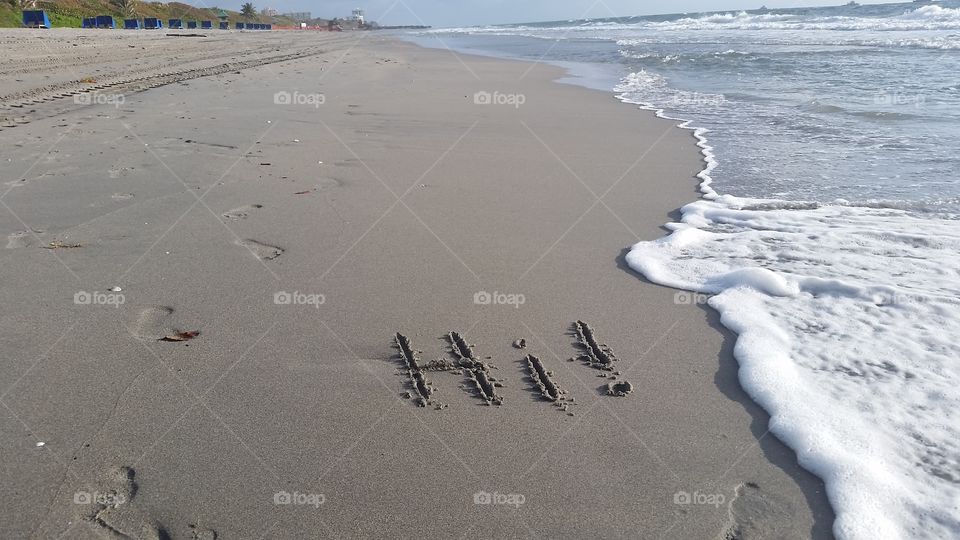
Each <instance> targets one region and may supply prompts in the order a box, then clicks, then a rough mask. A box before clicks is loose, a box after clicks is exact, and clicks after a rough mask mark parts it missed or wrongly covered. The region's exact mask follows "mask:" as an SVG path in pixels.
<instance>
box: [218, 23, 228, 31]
mask: <svg viewBox="0 0 960 540" xmlns="http://www.w3.org/2000/svg"><path fill="white" fill-rule="evenodd" d="M220 29H221V30H229V29H230V23H228V22H221V23H220Z"/></svg>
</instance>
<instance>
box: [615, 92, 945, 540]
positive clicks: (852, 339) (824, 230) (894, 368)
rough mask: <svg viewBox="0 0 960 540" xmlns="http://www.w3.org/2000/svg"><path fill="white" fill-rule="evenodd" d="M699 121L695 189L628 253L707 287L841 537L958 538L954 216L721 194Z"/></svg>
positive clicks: (680, 280)
mask: <svg viewBox="0 0 960 540" xmlns="http://www.w3.org/2000/svg"><path fill="white" fill-rule="evenodd" d="M639 78H640V79H642V78H643V77H639ZM637 82H638V77H637V75H634V76H633V77H632V79H629V80H627V81H625V85H626V86H627V87H628V88H630V89H635V87H636V84H637ZM652 82H653V81H649V80H645V81H643V83H644V84H651V83H652ZM621 99H625V100H626V99H627V98H626V97H625V96H623V95H621ZM640 105H642V106H645V107H646V108H650V106H649V105H644V104H642V103H641V104H640ZM657 113H658V114H659V115H660V116H664V113H663V111H657ZM681 127H685V128H690V126H689V124H688V123H684V124H681ZM690 129H692V128H690ZM706 134H707V132H706V131H705V130H702V129H698V130H696V131H695V135H696V136H697V138H698V141H699V145H700V147H701V149H702V150H703V154H704V157H705V160H706V163H707V166H706V168H705V169H704V171H703V172H702V173H700V178H701V180H702V183H701V191H702V192H703V198H702V199H701V200H699V201H696V202H693V203H691V204H688V205H686V206H684V207H683V209H682V219H681V220H680V221H679V222H677V223H670V224H668V229H669V230H671V231H672V232H671V234H670V235H669V236H666V237H665V238H662V239H660V240H656V241H653V242H640V243H637V244H635V245H634V246H633V247H632V248H631V250H630V252H629V253H628V255H627V258H626V259H627V263H628V264H629V266H630V267H631V268H633V269H634V270H635V271H637V272H639V273H641V274H643V275H644V276H646V277H647V278H648V279H650V280H651V281H654V282H656V283H660V284H662V285H667V286H671V287H675V288H680V289H686V290H690V291H697V292H701V293H706V294H709V295H712V296H711V297H710V299H709V305H710V306H711V307H713V308H714V309H716V310H717V311H719V312H720V314H721V322H722V324H723V325H724V326H726V327H727V328H729V329H730V330H732V331H733V332H735V333H736V334H737V342H736V345H735V348H734V355H735V356H736V358H737V361H738V362H739V365H740V371H739V379H740V382H741V384H742V386H743V388H744V389H745V390H746V391H747V393H748V394H749V395H750V396H751V398H752V399H754V400H755V401H756V402H757V403H759V404H760V405H761V406H762V407H763V408H764V409H765V410H766V411H767V412H768V413H769V414H770V424H769V429H770V431H771V432H772V433H774V434H775V435H776V436H777V437H779V438H780V439H781V440H783V441H784V442H785V443H786V444H787V445H788V446H790V447H791V448H793V449H794V450H795V451H796V452H797V457H798V459H799V461H800V464H801V465H802V466H803V467H804V468H806V469H808V470H810V471H812V472H813V473H814V474H816V475H818V476H819V477H821V478H822V479H823V480H824V482H825V484H826V487H827V492H828V496H829V499H830V501H831V504H832V505H833V507H834V509H835V512H836V516H837V518H836V521H835V523H834V533H835V534H836V535H837V536H838V537H839V538H844V539H876V538H885V539H888V538H929V539H933V538H956V537H958V536H960V413H958V410H960V343H958V340H957V336H960V302H958V298H960V270H958V268H960V220H956V219H943V216H940V215H932V214H923V213H914V212H910V211H908V210H901V209H896V208H887V207H884V206H883V205H874V206H856V205H852V204H850V203H848V202H846V201H834V202H831V203H820V202H811V203H802V202H800V203H798V202H788V201H780V200H773V199H748V198H740V197H733V196H729V195H720V194H718V193H717V192H716V191H715V190H714V189H713V187H712V185H711V184H712V178H711V177H710V172H711V171H712V170H713V169H714V168H715V167H716V166H717V160H716V157H715V156H714V153H713V149H712V148H711V147H710V145H709V143H708V142H707V139H706Z"/></svg>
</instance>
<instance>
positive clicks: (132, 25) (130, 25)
mask: <svg viewBox="0 0 960 540" xmlns="http://www.w3.org/2000/svg"><path fill="white" fill-rule="evenodd" d="M123 28H124V30H139V29H140V19H124V20H123Z"/></svg>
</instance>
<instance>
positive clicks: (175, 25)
mask: <svg viewBox="0 0 960 540" xmlns="http://www.w3.org/2000/svg"><path fill="white" fill-rule="evenodd" d="M167 28H169V29H171V30H180V29H181V28H183V21H182V20H180V19H170V20H168V21H167Z"/></svg>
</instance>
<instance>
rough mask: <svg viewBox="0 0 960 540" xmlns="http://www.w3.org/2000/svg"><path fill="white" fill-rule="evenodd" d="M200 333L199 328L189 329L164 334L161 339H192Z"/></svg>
mask: <svg viewBox="0 0 960 540" xmlns="http://www.w3.org/2000/svg"><path fill="white" fill-rule="evenodd" d="M199 335H200V331H199V330H188V331H186V332H176V333H174V334H170V335H168V336H163V337H162V338H160V341H190V340H191V339H193V338H195V337H197V336H199Z"/></svg>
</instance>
